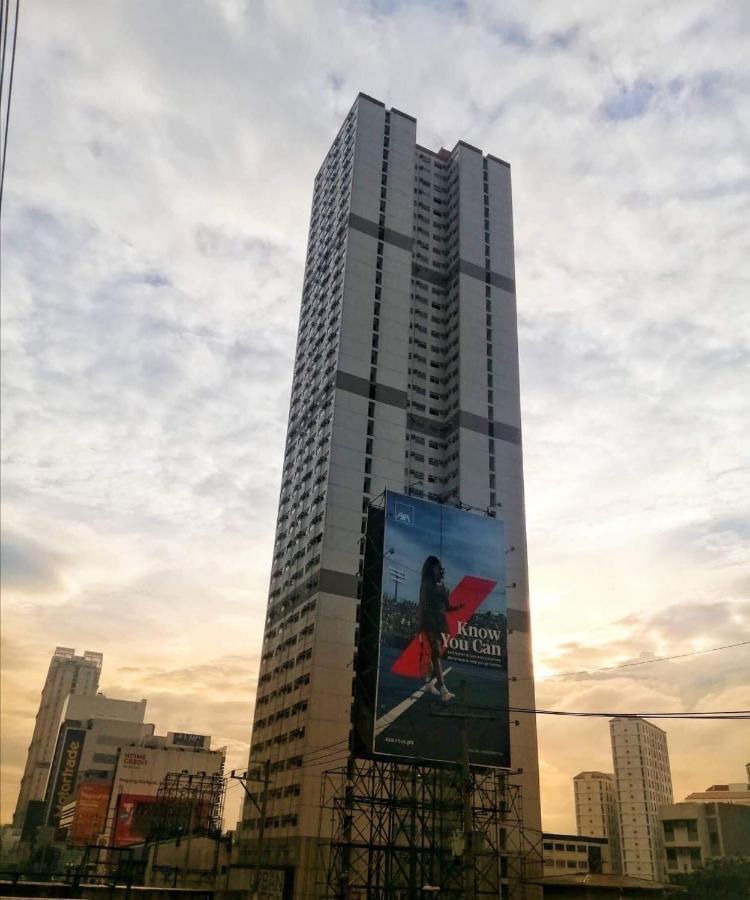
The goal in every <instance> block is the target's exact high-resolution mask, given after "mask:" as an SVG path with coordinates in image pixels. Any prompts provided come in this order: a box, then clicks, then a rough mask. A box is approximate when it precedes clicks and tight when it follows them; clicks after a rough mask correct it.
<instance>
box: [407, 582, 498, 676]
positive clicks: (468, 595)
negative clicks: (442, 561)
mask: <svg viewBox="0 0 750 900" xmlns="http://www.w3.org/2000/svg"><path fill="white" fill-rule="evenodd" d="M496 584H497V582H496V581H490V580H489V579H487V578H475V577H474V576H473V575H465V576H464V577H463V578H462V579H461V581H460V582H459V583H458V584H457V585H456V587H455V588H454V589H453V590H452V591H451V593H450V596H449V598H448V607H447V612H446V613H445V622H446V625H447V627H448V635H449V636H450V637H455V636H456V635H457V634H458V629H459V622H466V621H468V620H469V619H470V618H471V617H472V616H473V615H474V613H475V612H476V611H477V610H478V609H479V607H480V606H481V605H482V603H484V601H485V599H486V598H487V597H488V596H489V594H490V593H491V592H492V590H493V588H494V587H495V585H496ZM447 645H448V642H447V640H445V641H444V642H443V644H442V647H441V650H440V655H441V656H442V655H443V654H444V653H445V651H446V648H447ZM429 662H430V651H429V645H428V643H427V641H426V640H425V639H424V635H423V634H422V633H421V632H420V633H419V634H417V635H416V637H414V638H413V640H412V641H411V643H410V644H409V645H408V646H407V647H406V649H405V650H404V651H403V653H402V654H401V655H400V656H399V657H398V659H397V660H396V661H395V662H394V663H393V665H392V666H391V672H393V674H394V675H406V676H407V677H409V678H423V677H424V676H425V675H426V674H427V672H428V671H429Z"/></svg>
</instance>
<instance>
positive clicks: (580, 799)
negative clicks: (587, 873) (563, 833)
mask: <svg viewBox="0 0 750 900" xmlns="http://www.w3.org/2000/svg"><path fill="white" fill-rule="evenodd" d="M573 793H574V796H575V804H576V830H577V832H578V834H579V835H586V836H588V837H605V838H607V841H608V843H609V855H610V858H611V869H610V871H611V872H614V873H620V872H622V857H621V849H620V817H619V814H618V811H617V796H616V794H615V777H614V775H611V774H610V773H608V772H580V773H579V774H578V775H576V776H575V778H574V779H573Z"/></svg>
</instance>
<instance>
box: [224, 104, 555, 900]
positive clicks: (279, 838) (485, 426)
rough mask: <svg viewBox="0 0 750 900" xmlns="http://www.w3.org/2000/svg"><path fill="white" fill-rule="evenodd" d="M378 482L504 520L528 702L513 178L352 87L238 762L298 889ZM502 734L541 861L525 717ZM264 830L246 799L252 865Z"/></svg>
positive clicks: (332, 732)
mask: <svg viewBox="0 0 750 900" xmlns="http://www.w3.org/2000/svg"><path fill="white" fill-rule="evenodd" d="M384 488H390V489H394V490H398V491H404V492H410V493H412V494H413V495H415V496H419V497H423V498H425V499H427V500H431V501H434V502H436V503H448V504H455V505H459V504H461V505H462V506H463V507H464V508H471V509H473V510H474V511H475V513H476V514H477V515H490V516H498V515H499V516H502V518H503V519H504V521H505V527H506V536H507V542H508V545H510V547H512V551H511V552H509V553H508V557H507V559H508V564H507V572H508V582H509V583H510V584H509V589H508V604H509V612H508V626H509V631H510V636H509V651H508V655H509V660H510V669H511V672H510V674H511V676H512V678H513V680H512V682H511V685H510V692H511V705H513V706H522V707H531V706H533V705H534V686H533V672H532V659H531V638H530V628H529V609H528V578H527V563H526V533H525V513H524V496H523V469H522V453H521V420H520V405H519V380H518V349H517V326H516V299H515V280H514V261H513V219H512V208H511V186H510V166H509V165H508V163H506V162H504V161H503V160H501V159H499V158H497V157H495V156H491V155H489V154H484V153H483V152H482V151H481V150H479V149H477V148H476V147H473V146H471V145H470V144H468V143H465V142H464V141H459V142H458V144H456V146H455V147H454V148H453V149H452V150H446V149H441V150H438V151H433V150H430V149H427V148H425V147H422V146H420V145H419V144H417V139H416V120H415V119H414V118H413V117H412V116H410V115H407V114H405V113H402V112H400V111H399V110H396V109H386V107H385V106H384V105H383V103H381V102H379V101H377V100H374V99H372V98H370V97H367V96H366V95H364V94H360V95H359V96H358V97H357V99H356V101H355V103H354V105H353V107H352V109H351V110H350V112H349V114H348V115H347V116H346V118H345V120H344V123H343V125H342V127H341V129H340V131H339V133H338V135H337V136H336V138H335V140H334V142H333V144H332V146H331V148H330V150H329V152H328V154H327V155H326V158H325V160H324V162H323V165H322V166H321V168H320V171H319V172H318V175H317V176H316V178H315V186H314V192H313V202H312V215H311V220H310V231H309V242H308V252H307V260H306V266H305V276H304V283H303V287H302V305H301V310H300V323H299V334H298V340H297V349H296V357H295V363H294V378H293V387H292V396H291V405H290V412H289V422H288V432H287V440H286V450H285V456H284V467H283V476H282V485H281V495H280V498H279V511H278V520H277V529H276V538H275V544H274V551H273V564H272V572H271V582H270V591H269V601H268V612H267V617H266V622H265V633H264V640H263V650H262V660H261V668H260V675H259V681H258V691H257V700H256V707H255V717H254V722H253V730H252V742H251V750H250V761H249V766H250V769H251V770H253V771H255V772H256V774H257V772H258V771H259V766H260V765H261V764H264V763H265V762H266V761H267V762H268V765H269V767H270V787H269V791H268V793H267V807H266V815H265V818H264V821H263V856H264V860H266V861H267V862H268V863H269V864H271V865H289V866H293V867H294V868H295V878H296V882H297V885H298V887H297V888H296V889H295V890H297V891H299V892H302V893H304V892H305V891H306V887H305V885H306V884H311V883H312V882H311V881H310V879H312V878H313V875H312V874H311V872H312V867H313V862H314V860H315V858H316V857H317V849H316V848H317V839H318V835H319V833H321V831H320V829H321V823H320V819H321V811H320V796H321V773H322V772H323V771H324V770H325V769H329V768H332V767H334V766H335V765H340V764H342V763H343V762H344V761H345V760H346V758H347V755H348V752H349V736H350V730H351V707H352V678H353V658H354V652H355V646H356V641H357V634H358V616H359V584H360V574H361V567H362V561H363V551H364V535H365V524H366V514H367V509H368V505H369V503H370V501H371V500H373V499H374V498H376V497H377V496H378V495H379V494H380V493H381V492H382V491H383V489H384ZM499 552H500V551H499ZM511 731H512V737H511V750H512V757H513V765H514V766H517V767H519V768H521V769H522V770H523V771H522V773H518V774H516V775H515V776H514V778H515V780H516V781H517V782H518V784H520V785H521V788H522V791H523V809H524V821H525V826H526V832H527V837H528V838H529V839H530V843H531V844H532V845H534V843H535V841H536V846H537V848H538V849H540V847H539V842H540V834H541V832H540V811H539V786H538V761H537V738H536V726H535V722H534V717H533V716H521V717H520V722H519V723H517V724H516V725H515V726H514V727H513V728H512V729H511ZM260 826H261V822H260V815H259V811H258V809H257V808H256V806H255V805H254V803H253V802H252V801H251V800H248V802H247V803H246V805H245V809H244V812H243V823H242V827H241V830H240V833H239V839H240V844H241V847H244V848H245V849H244V852H245V854H246V856H247V855H250V856H251V855H252V853H254V852H255V849H257V846H258V840H259V833H260V830H261V829H260ZM534 835H536V838H534ZM323 837H325V835H324V834H323Z"/></svg>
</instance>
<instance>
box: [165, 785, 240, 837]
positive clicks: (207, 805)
mask: <svg viewBox="0 0 750 900" xmlns="http://www.w3.org/2000/svg"><path fill="white" fill-rule="evenodd" d="M225 792H226V780H225V779H224V777H223V776H222V775H205V774H200V775H191V774H189V773H187V772H169V773H168V774H167V775H166V776H165V777H164V780H163V781H162V783H161V784H160V785H159V789H158V791H157V794H156V804H155V808H154V813H153V819H152V822H151V828H150V834H149V838H150V839H151V840H157V841H158V840H167V839H169V838H172V837H177V836H180V835H188V834H199V833H202V834H220V833H221V824H222V817H223V814H224V794H225Z"/></svg>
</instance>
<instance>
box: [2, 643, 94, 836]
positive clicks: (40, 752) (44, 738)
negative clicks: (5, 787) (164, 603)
mask: <svg viewBox="0 0 750 900" xmlns="http://www.w3.org/2000/svg"><path fill="white" fill-rule="evenodd" d="M102 659H103V657H102V654H101V653H92V652H90V651H89V650H86V651H85V652H84V654H83V656H76V652H75V650H74V649H72V648H70V647H56V648H55V652H54V655H53V656H52V659H51V661H50V664H49V669H48V671H47V678H46V680H45V682H44V687H43V688H42V698H41V701H40V703H39V711H38V712H37V714H36V721H35V723H34V733H33V735H32V737H31V743H30V744H29V752H28V756H27V757H26V767H25V768H24V772H23V778H22V779H21V788H20V791H19V793H18V801H17V803H16V811H15V813H14V814H13V825H14V826H15V827H16V828H21V827H22V825H23V821H24V818H25V816H26V809H27V808H28V805H29V802H30V801H32V800H39V801H41V800H43V799H44V792H45V789H46V787H47V778H48V776H49V770H50V766H51V764H52V755H53V753H54V750H55V744H56V743H57V734H58V729H59V727H60V720H61V716H62V712H63V707H64V706H65V703H66V702H67V699H68V697H69V696H70V695H71V694H82V695H85V696H92V695H94V694H96V691H97V688H98V687H99V676H100V674H101V668H102Z"/></svg>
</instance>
